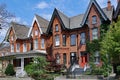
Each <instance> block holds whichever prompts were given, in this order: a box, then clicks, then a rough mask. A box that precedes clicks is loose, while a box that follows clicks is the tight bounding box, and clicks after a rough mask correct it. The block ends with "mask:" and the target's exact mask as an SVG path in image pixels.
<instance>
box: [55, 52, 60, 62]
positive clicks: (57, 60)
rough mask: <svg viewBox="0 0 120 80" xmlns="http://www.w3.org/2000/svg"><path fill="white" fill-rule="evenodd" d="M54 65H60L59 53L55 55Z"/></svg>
mask: <svg viewBox="0 0 120 80" xmlns="http://www.w3.org/2000/svg"><path fill="white" fill-rule="evenodd" d="M56 63H57V64H60V54H59V53H57V54H56Z"/></svg>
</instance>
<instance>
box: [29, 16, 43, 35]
mask: <svg viewBox="0 0 120 80" xmlns="http://www.w3.org/2000/svg"><path fill="white" fill-rule="evenodd" d="M35 21H36V22H37V24H38V28H39V30H40V34H43V32H42V29H41V27H40V24H39V22H38V20H37V18H36V15H35V16H34V18H33V21H32V26H31V28H30V30H29V32H28V37H30V33H31V31H32V29H33V25H34V22H35Z"/></svg>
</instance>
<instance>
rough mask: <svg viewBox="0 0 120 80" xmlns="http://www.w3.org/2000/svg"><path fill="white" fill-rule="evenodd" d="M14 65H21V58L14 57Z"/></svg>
mask: <svg viewBox="0 0 120 80" xmlns="http://www.w3.org/2000/svg"><path fill="white" fill-rule="evenodd" d="M13 65H14V67H21V59H13Z"/></svg>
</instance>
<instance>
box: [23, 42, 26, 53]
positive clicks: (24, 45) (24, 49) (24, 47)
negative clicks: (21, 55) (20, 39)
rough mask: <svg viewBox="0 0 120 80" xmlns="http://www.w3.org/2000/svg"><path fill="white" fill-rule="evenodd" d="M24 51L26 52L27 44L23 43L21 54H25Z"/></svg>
mask: <svg viewBox="0 0 120 80" xmlns="http://www.w3.org/2000/svg"><path fill="white" fill-rule="evenodd" d="M26 51H27V44H26V43H24V44H23V52H26Z"/></svg>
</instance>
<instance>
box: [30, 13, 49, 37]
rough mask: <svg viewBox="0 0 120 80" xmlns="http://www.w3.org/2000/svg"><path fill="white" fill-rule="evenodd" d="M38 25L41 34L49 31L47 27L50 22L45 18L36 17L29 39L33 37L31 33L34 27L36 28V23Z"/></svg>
mask: <svg viewBox="0 0 120 80" xmlns="http://www.w3.org/2000/svg"><path fill="white" fill-rule="evenodd" d="M35 22H36V23H37V25H38V28H39V31H40V34H43V33H45V32H46V30H47V27H48V23H49V21H47V20H45V19H44V18H42V17H40V16H38V15H35V16H34V18H33V22H32V26H31V28H30V30H29V32H28V37H30V35H31V31H32V29H33V26H34V23H35Z"/></svg>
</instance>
